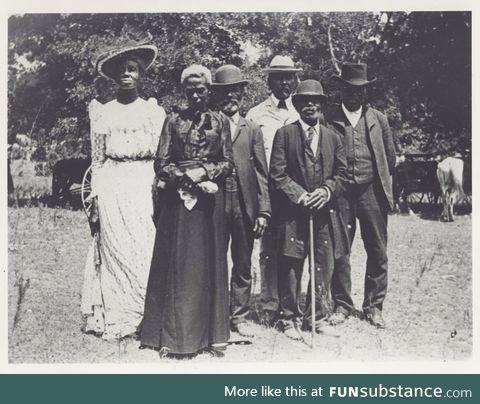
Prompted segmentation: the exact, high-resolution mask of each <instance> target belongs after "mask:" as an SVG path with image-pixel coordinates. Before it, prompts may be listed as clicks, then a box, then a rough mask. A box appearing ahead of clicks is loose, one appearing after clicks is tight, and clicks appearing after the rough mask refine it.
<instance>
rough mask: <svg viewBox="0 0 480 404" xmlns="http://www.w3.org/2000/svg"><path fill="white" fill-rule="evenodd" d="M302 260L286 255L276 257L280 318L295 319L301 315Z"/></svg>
mask: <svg viewBox="0 0 480 404" xmlns="http://www.w3.org/2000/svg"><path fill="white" fill-rule="evenodd" d="M303 262H304V260H301V259H297V258H291V257H286V256H280V257H279V258H278V263H279V266H278V269H279V271H278V281H279V283H278V295H279V314H280V318H281V319H282V320H297V319H299V318H301V317H302V315H303V313H302V310H301V308H300V294H301V287H302V272H303Z"/></svg>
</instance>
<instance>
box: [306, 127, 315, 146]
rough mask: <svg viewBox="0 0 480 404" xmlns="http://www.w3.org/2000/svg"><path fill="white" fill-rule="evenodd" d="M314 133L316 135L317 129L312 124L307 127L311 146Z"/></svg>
mask: <svg viewBox="0 0 480 404" xmlns="http://www.w3.org/2000/svg"><path fill="white" fill-rule="evenodd" d="M314 135H315V129H314V128H313V126H310V127H309V128H308V129H307V142H308V145H309V146H310V148H311V147H312V140H313V136H314Z"/></svg>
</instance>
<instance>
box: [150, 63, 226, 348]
mask: <svg viewBox="0 0 480 404" xmlns="http://www.w3.org/2000/svg"><path fill="white" fill-rule="evenodd" d="M181 82H182V85H183V89H184V92H185V95H186V97H187V100H188V108H187V109H186V110H183V111H180V112H179V113H178V114H172V115H171V116H170V117H169V118H168V119H167V121H166V122H165V125H164V127H163V131H162V134H161V137H160V144H159V147H158V151H157V157H156V160H155V173H156V175H157V178H158V188H159V198H158V199H159V200H158V205H157V212H156V219H155V220H156V223H157V234H156V239H155V247H154V251H153V258H152V265H151V268H150V276H149V281H148V286H147V295H146V300H145V312H144V318H143V322H142V329H141V343H142V346H143V347H150V348H154V349H160V354H161V356H175V357H178V356H193V355H195V354H197V353H199V352H203V351H207V352H209V353H210V354H212V355H214V356H223V353H222V352H221V350H222V349H224V348H225V347H226V345H227V341H228V339H229V333H230V330H229V313H228V307H229V303H228V270H227V258H226V253H225V251H226V250H227V249H226V246H225V243H226V234H225V217H224V215H225V213H224V212H225V210H224V191H223V188H224V186H223V182H224V178H225V177H226V176H227V175H228V174H229V173H230V172H231V171H232V167H233V163H232V148H231V140H230V129H229V124H228V122H226V121H225V120H224V118H223V117H222V116H221V115H219V114H217V113H215V112H212V111H210V110H208V108H207V102H208V95H209V91H210V84H211V75H210V72H209V71H208V69H206V68H205V67H203V66H199V65H192V66H190V67H189V68H187V69H185V70H184V72H183V73H182V78H181Z"/></svg>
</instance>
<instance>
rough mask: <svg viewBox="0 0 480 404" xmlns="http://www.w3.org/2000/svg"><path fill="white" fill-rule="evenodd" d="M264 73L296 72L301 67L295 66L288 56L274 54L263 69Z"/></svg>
mask: <svg viewBox="0 0 480 404" xmlns="http://www.w3.org/2000/svg"><path fill="white" fill-rule="evenodd" d="M263 71H264V72H265V73H298V72H301V71H302V69H299V68H296V67H295V65H294V63H293V60H292V58H291V57H290V56H280V55H277V56H275V57H274V58H273V59H272V61H271V62H270V66H269V67H268V68H266V69H263Z"/></svg>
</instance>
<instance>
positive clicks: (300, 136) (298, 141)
mask: <svg viewBox="0 0 480 404" xmlns="http://www.w3.org/2000/svg"><path fill="white" fill-rule="evenodd" d="M290 135H291V136H292V137H293V139H292V141H293V142H292V143H293V144H294V145H295V152H296V153H295V154H296V156H297V162H298V168H299V169H300V173H301V175H302V180H303V186H305V185H306V184H307V175H306V170H305V153H304V148H305V146H306V145H305V135H304V133H303V129H302V125H300V122H299V121H297V122H296V123H295V130H294V131H293V132H291V133H290Z"/></svg>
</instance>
